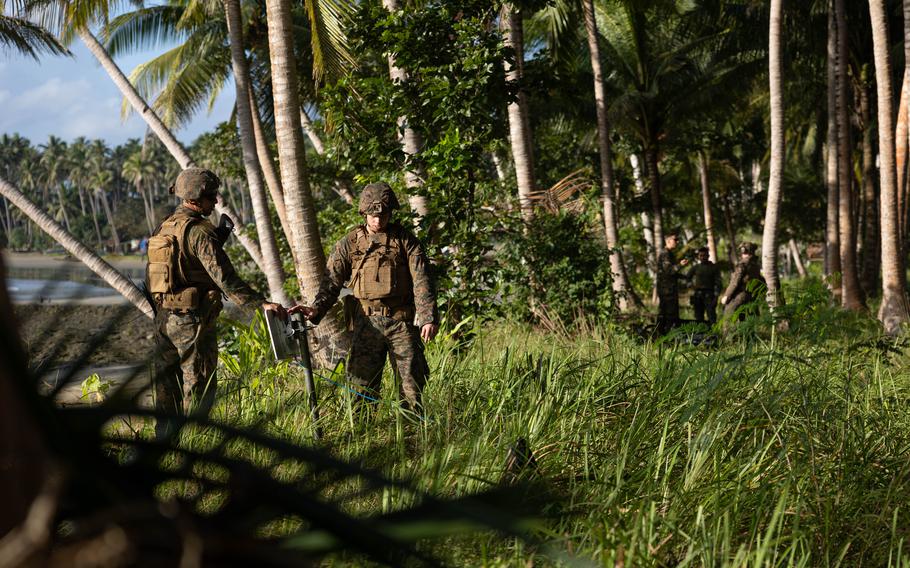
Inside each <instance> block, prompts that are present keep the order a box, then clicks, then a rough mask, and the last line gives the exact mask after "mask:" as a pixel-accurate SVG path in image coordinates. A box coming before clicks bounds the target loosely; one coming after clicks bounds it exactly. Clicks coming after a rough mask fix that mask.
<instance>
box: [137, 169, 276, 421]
mask: <svg viewBox="0 0 910 568" xmlns="http://www.w3.org/2000/svg"><path fill="white" fill-rule="evenodd" d="M220 184H221V182H220V180H219V179H218V177H217V176H216V175H215V174H213V173H212V172H210V171H208V170H204V169H201V168H189V169H187V170H184V171H183V172H181V174H180V175H179V176H178V177H177V181H176V183H175V184H174V186H172V187H171V192H172V193H176V194H177V196H178V197H182V198H183V199H184V201H183V203H182V204H181V205H179V206H178V207H177V209H176V211H174V213H173V214H172V215H171V216H169V217H167V218H166V219H165V220H164V221H162V222H161V224H160V225H159V226H158V228H157V229H155V232H154V233H153V234H152V236H153V237H154V236H156V235H158V234H172V235H175V236H176V237H177V242H178V243H179V271H178V272H179V273H180V278H179V280H181V281H180V282H177V283H175V286H174V287H175V289H178V290H183V291H186V290H190V289H192V288H195V289H196V292H195V293H194V294H193V295H194V296H195V297H196V298H197V300H196V301H195V302H193V301H185V302H182V303H181V302H180V301H175V298H173V297H169V296H177V294H152V299H153V300H154V303H155V307H156V312H155V342H156V344H157V347H158V352H159V357H160V359H159V360H158V364H159V365H161V368H160V369H158V370H157V372H156V373H155V408H156V409H157V410H159V411H162V412H165V413H170V414H174V413H176V414H186V413H189V411H190V410H191V409H192V408H194V407H195V408H196V410H197V411H199V412H200V413H204V414H207V413H208V411H209V410H210V409H211V407H212V404H213V403H214V400H215V388H216V385H217V378H216V373H215V369H216V366H217V364H218V337H217V333H216V327H215V322H216V320H217V319H218V314H219V313H221V308H222V302H221V297H222V294H226V295H227V296H228V297H229V298H230V299H231V300H232V301H233V302H235V303H237V304H240V305H244V306H258V305H260V304H262V306H263V307H264V308H265V309H272V310H277V311H279V312H283V308H281V306H279V305H278V304H272V303H268V302H266V301H265V298H264V297H263V296H262V295H261V294H260V293H258V292H256V291H255V290H253V289H252V288H251V287H250V286H249V285H247V283H246V282H244V281H243V280H242V279H241V278H240V277H239V276H238V275H237V272H236V270H235V269H234V266H233V265H232V264H231V261H230V259H229V258H228V257H227V255H226V254H225V252H224V249H223V237H222V236H220V235H218V233H217V230H216V228H215V226H214V225H212V223H210V222H209V221H208V220H207V219H206V217H207V216H208V215H210V214H211V212H212V210H213V209H214V206H215V202H216V201H217V199H218V187H219V186H220ZM148 278H149V276H148V274H147V280H148ZM194 306H195V307H194ZM172 428H173V424H172V421H169V420H159V421H158V423H157V425H156V428H155V431H156V434H157V436H158V437H159V438H163V437H166V436H167V435H169V434H170V433H171V431H172Z"/></svg>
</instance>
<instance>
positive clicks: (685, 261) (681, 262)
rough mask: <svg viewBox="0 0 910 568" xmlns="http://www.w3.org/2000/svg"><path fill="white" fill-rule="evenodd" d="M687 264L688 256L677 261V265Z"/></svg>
mask: <svg viewBox="0 0 910 568" xmlns="http://www.w3.org/2000/svg"><path fill="white" fill-rule="evenodd" d="M687 264H689V259H688V258H684V259H682V260H680V261H679V265H680V266H685V265H687Z"/></svg>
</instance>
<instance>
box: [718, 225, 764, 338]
mask: <svg viewBox="0 0 910 568" xmlns="http://www.w3.org/2000/svg"><path fill="white" fill-rule="evenodd" d="M755 248H756V247H755V243H750V242H745V243H742V244H740V245H739V262H738V263H737V264H736V267H734V268H733V274H732V275H730V285H729V286H727V290H726V291H725V292H724V295H723V296H722V297H721V299H720V303H721V304H724V317H726V318H729V317H731V316H732V315H733V314H734V313H735V312H736V310H738V309H739V308H740V307H742V306H744V305H746V304H748V303H750V302H752V300H754V299H755V298H754V296H753V295H752V292H751V290H750V288H752V287H753V286H755V285H754V284H753V285H752V286H750V285H749V284H750V283H751V282H752V281H753V280H758V281H760V282H761V283H762V284H764V283H765V279H764V278H763V277H762V275H761V267H760V266H759V265H758V259H757V258H756V257H755ZM739 319H740V320H742V319H744V314H742V313H740V315H739Z"/></svg>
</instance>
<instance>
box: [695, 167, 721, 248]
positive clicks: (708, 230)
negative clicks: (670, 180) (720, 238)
mask: <svg viewBox="0 0 910 568" xmlns="http://www.w3.org/2000/svg"><path fill="white" fill-rule="evenodd" d="M698 176H699V178H700V180H701V203H702V209H703V210H704V215H705V240H706V241H708V256H709V259H710V260H711V262H717V239H716V238H715V236H714V213H712V212H711V187H710V185H709V183H708V158H707V156H705V153H704V151H699V152H698Z"/></svg>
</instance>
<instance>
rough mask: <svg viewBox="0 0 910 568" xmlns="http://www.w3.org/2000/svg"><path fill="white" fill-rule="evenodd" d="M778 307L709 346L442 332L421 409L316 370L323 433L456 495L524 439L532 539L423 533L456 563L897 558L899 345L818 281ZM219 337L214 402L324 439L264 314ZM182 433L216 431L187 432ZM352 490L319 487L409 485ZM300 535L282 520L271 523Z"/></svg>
mask: <svg viewBox="0 0 910 568" xmlns="http://www.w3.org/2000/svg"><path fill="white" fill-rule="evenodd" d="M788 301H789V302H790V303H789V304H788V307H787V308H786V311H785V312H784V315H785V316H786V317H787V318H788V321H789V324H790V325H789V331H787V332H777V331H774V332H772V331H771V330H772V329H773V328H774V326H772V325H771V324H772V323H773V322H772V321H771V318H770V315H768V314H760V315H758V316H756V317H754V318H751V319H748V320H747V321H745V322H743V323H742V324H740V325H739V326H735V327H734V328H728V331H727V334H726V335H725V336H724V337H723V339H722V341H720V342H719V344H717V345H714V346H707V345H704V344H702V345H695V344H693V343H695V342H691V341H689V339H691V337H690V336H687V335H686V333H680V334H678V335H676V336H675V337H674V338H671V339H669V340H664V341H657V342H650V341H641V340H640V339H638V338H636V337H634V336H632V335H631V334H629V333H628V332H627V331H626V330H625V329H623V328H621V327H619V326H617V325H613V324H609V323H606V324H603V323H591V324H588V325H585V326H583V327H582V328H579V327H577V326H576V327H575V328H572V329H574V331H566V332H565V333H563V334H559V335H554V334H552V333H545V332H542V331H539V330H535V329H533V328H531V327H526V326H518V325H507V324H498V325H488V326H485V327H482V328H478V329H476V330H474V332H473V333H471V334H467V335H464V336H465V337H470V340H469V341H464V342H459V341H458V339H457V338H456V334H449V335H447V334H446V333H445V332H444V333H443V334H442V335H441V338H440V339H437V340H436V341H434V342H432V343H431V344H429V346H428V348H427V353H428V359H429V361H430V366H431V369H432V376H431V380H430V383H429V384H428V386H427V388H426V391H425V396H424V398H425V403H426V418H425V419H420V418H418V417H416V416H415V415H413V414H410V413H408V412H405V411H403V410H401V409H400V407H399V406H398V403H397V399H398V397H397V387H396V385H395V381H394V377H393V376H392V374H391V372H390V371H389V369H388V368H387V369H386V376H385V377H384V381H383V389H384V392H383V398H382V401H381V402H380V403H379V404H378V405H376V407H375V408H374V411H373V412H363V407H364V406H365V405H360V404H358V402H357V401H356V400H355V399H356V396H355V395H353V394H352V392H351V391H350V390H348V389H346V388H345V387H344V386H339V384H341V383H343V380H342V377H343V369H335V370H334V371H328V372H327V371H322V372H321V375H322V379H324V380H318V384H317V389H318V391H319V404H320V412H321V419H320V423H321V424H320V425H321V427H322V430H323V432H324V433H325V438H324V440H323V441H322V442H320V443H321V444H323V445H325V446H326V447H328V448H330V449H331V451H332V452H334V453H335V454H337V455H338V456H340V457H342V458H345V459H348V460H353V461H357V462H360V463H363V464H364V465H366V466H369V467H371V468H375V469H379V470H381V471H383V472H384V473H385V474H386V475H388V476H390V477H392V478H395V479H403V480H408V481H410V482H411V483H412V484H413V485H414V486H415V487H417V488H418V489H420V490H421V491H424V492H427V493H429V494H431V495H436V496H443V497H452V496H459V495H464V494H468V493H472V492H476V491H478V490H482V489H486V488H489V487H490V486H493V485H496V484H498V483H500V480H501V478H502V476H503V470H504V463H505V460H506V455H507V452H508V450H509V448H510V447H511V446H513V445H514V444H515V443H516V441H517V440H518V439H519V438H523V439H525V440H526V441H527V442H528V444H529V446H530V448H531V450H532V451H533V453H534V457H535V461H536V466H534V467H533V468H528V470H527V471H526V472H525V474H524V475H525V476H527V477H528V478H532V479H534V480H536V481H537V482H538V485H537V487H540V488H541V489H540V490H539V492H538V493H535V494H531V495H528V496H527V503H526V504H527V505H529V506H531V508H536V510H537V512H538V517H539V521H538V522H537V523H536V524H535V525H534V527H533V529H532V531H531V532H532V534H533V535H534V536H535V537H536V544H534V545H529V544H527V543H521V542H519V541H516V540H513V539H506V538H503V537H499V536H494V535H472V536H470V537H466V536H460V537H451V538H449V539H446V540H443V541H439V540H435V541H432V542H427V543H426V544H425V545H424V546H425V548H426V549H428V550H432V551H433V552H434V553H436V554H438V555H440V556H442V557H443V558H445V559H447V560H448V561H449V562H450V563H452V564H453V565H459V566H506V565H509V566H511V565H525V564H527V563H528V562H529V561H532V560H533V561H534V562H535V565H569V564H572V563H573V562H577V561H581V562H582V565H587V563H593V564H594V565H614V564H616V565H621V564H624V565H635V566H638V565H645V566H648V565H654V566H663V565H681V566H685V565H694V566H701V565H710V566H743V565H754V566H759V565H761V566H765V565H774V566H778V565H788V566H789V565H797V566H819V565H824V566H837V565H842V566H849V565H876V566H879V565H893V566H898V565H904V564H906V563H907V562H908V561H910V554H908V551H907V548H908V547H907V543H906V541H907V537H908V530H910V529H908V527H910V514H908V507H910V506H908V503H910V462H908V459H907V458H908V455H910V453H908V451H910V414H908V412H907V406H908V398H910V376H908V373H907V371H906V370H905V369H906V363H907V356H906V354H905V348H904V345H903V344H902V343H901V342H899V341H894V340H889V339H886V338H883V337H881V336H880V335H879V331H878V327H877V325H876V324H875V322H874V320H872V319H871V318H870V317H869V316H868V315H866V316H863V315H851V314H847V313H845V312H843V311H842V310H839V309H832V308H830V307H829V306H828V302H827V297H826V293H825V291H824V288H823V287H820V284H818V283H813V282H812V281H810V282H809V283H807V284H804V285H803V286H802V287H801V288H791V289H790V290H788ZM459 335H460V334H459ZM225 337H227V338H228V339H227V340H226V344H225V345H224V346H223V348H222V355H221V358H222V361H221V362H222V366H221V369H220V372H221V378H220V386H219V389H220V392H219V403H218V404H217V405H216V408H215V411H214V416H213V417H214V418H215V419H216V420H221V421H225V422H228V423H233V424H238V425H243V426H250V425H254V426H256V427H259V428H262V429H263V430H265V431H267V432H268V433H270V434H273V435H277V436H279V437H282V438H285V439H287V440H290V441H292V442H295V443H299V444H312V443H314V442H313V441H312V438H311V435H312V432H313V424H312V423H311V420H310V417H309V412H308V408H307V405H306V395H305V390H304V387H303V381H302V374H301V373H299V371H298V370H297V369H295V368H294V367H293V366H292V365H288V364H287V363H280V364H274V363H272V362H270V361H271V359H270V357H269V347H268V339H267V336H266V335H265V331H264V328H263V325H262V322H261V320H260V319H256V320H255V321H254V322H253V324H252V326H250V327H248V328H247V327H243V326H237V325H234V327H233V331H232V332H231V333H229V334H225ZM330 381H332V382H330ZM336 383H338V384H336ZM181 443H182V444H183V445H186V446H189V447H200V448H201V447H208V446H210V445H212V444H217V443H218V440H216V439H212V438H211V437H210V435H209V434H207V433H206V432H205V431H203V430H199V431H194V432H189V433H186V434H184V436H183V439H182V442H181ZM232 451H236V452H237V453H238V454H241V455H243V456H245V457H246V458H247V459H251V460H252V461H254V462H256V463H260V464H263V465H268V466H270V467H272V468H273V471H274V475H275V476H276V477H277V478H279V479H281V480H284V481H291V482H293V481H294V480H298V479H302V478H303V477H305V476H306V475H307V472H306V470H305V468H302V467H299V466H295V464H292V463H286V464H283V463H271V462H270V459H271V456H270V455H269V452H267V451H264V450H261V449H257V448H255V447H252V446H238V447H236V448H233V449H232ZM213 475H217V472H213ZM359 490H360V488H359V487H356V486H350V485H343V484H342V485H330V484H326V485H325V486H324V492H325V494H326V495H327V497H328V498H329V499H330V500H331V501H333V502H337V503H341V504H343V507H344V508H345V510H348V511H349V512H353V513H356V514H368V513H376V512H379V511H382V512H389V511H394V510H397V509H399V508H402V507H404V506H406V505H408V504H410V503H412V499H413V498H414V497H413V496H412V495H410V494H409V493H408V492H407V491H406V490H404V489H402V490H400V491H399V490H397V489H389V490H386V491H384V492H383V493H382V494H381V495H375V494H371V495H369V496H368V497H360V491H359ZM163 491H164V492H165V493H166V492H168V491H170V492H176V491H180V488H179V487H177V486H175V487H171V488H165V489H164V490H163ZM219 505H220V503H219V502H218V500H217V498H213V499H212V500H210V501H209V502H208V503H207V505H206V506H209V507H217V506H219ZM517 505H518V504H516V503H512V504H510V505H509V506H512V507H514V506H517ZM300 528H302V527H301V526H300V523H299V521H296V520H295V519H287V520H286V521H283V522H280V523H275V524H273V525H272V526H270V527H269V528H268V530H269V531H274V533H275V534H290V533H292V532H294V531H297V530H299V529H300ZM328 563H329V564H330V565H359V564H361V560H359V559H357V558H354V557H348V556H344V555H342V556H336V557H333V558H332V559H330V560H329V561H328Z"/></svg>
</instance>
